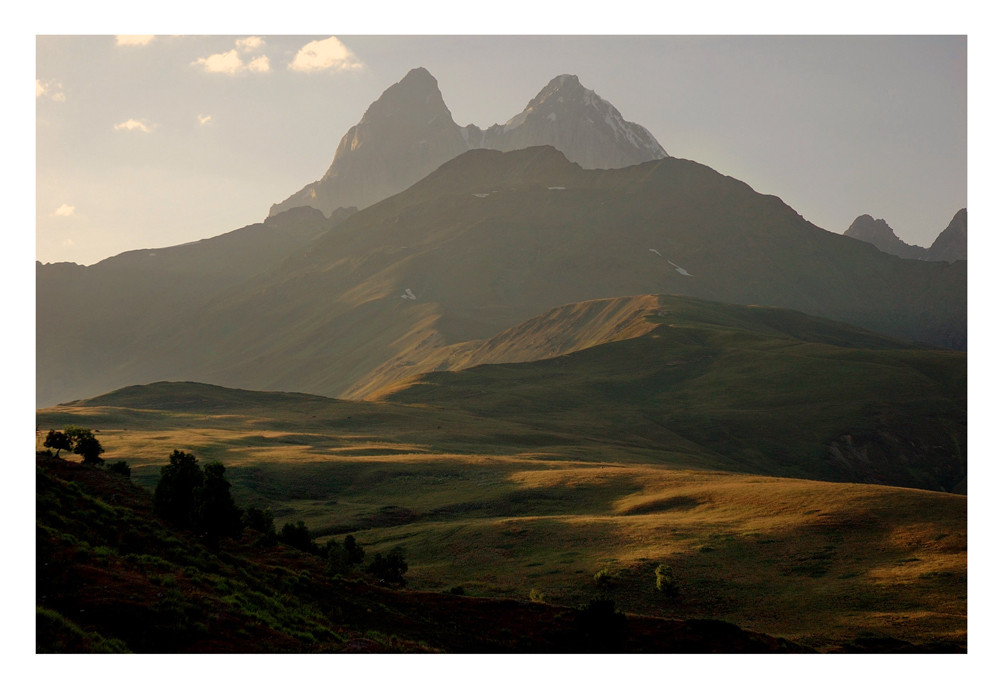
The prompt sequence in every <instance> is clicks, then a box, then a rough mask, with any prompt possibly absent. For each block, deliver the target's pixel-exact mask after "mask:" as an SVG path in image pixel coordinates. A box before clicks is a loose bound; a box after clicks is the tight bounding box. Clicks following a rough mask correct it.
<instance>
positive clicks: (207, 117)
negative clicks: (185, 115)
mask: <svg viewBox="0 0 1000 700" xmlns="http://www.w3.org/2000/svg"><path fill="white" fill-rule="evenodd" d="M210 121H212V115H211V114H199V115H198V123H199V124H201V125H202V126H204V125H205V124H208V123H209V122H210Z"/></svg>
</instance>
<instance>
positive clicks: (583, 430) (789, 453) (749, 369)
mask: <svg viewBox="0 0 1000 700" xmlns="http://www.w3.org/2000/svg"><path fill="white" fill-rule="evenodd" d="M629 301H630V300H613V302H611V301H607V302H594V303H593V304H592V306H593V307H595V309H594V312H595V313H599V312H601V311H606V309H607V307H608V306H609V305H613V303H615V302H616V303H617V304H618V305H624V306H627V305H628V302H629ZM631 301H632V303H633V305H634V306H635V307H636V308H640V309H643V310H644V311H643V315H642V318H641V321H640V319H639V318H638V317H636V318H634V319H633V324H632V325H631V326H629V325H627V324H625V325H623V324H622V323H621V322H618V323H615V319H614V318H613V317H612V318H611V319H610V321H611V323H612V325H611V326H610V327H611V328H615V329H620V332H621V333H622V336H621V339H620V340H616V341H615V342H604V343H599V344H595V345H594V346H592V347H589V348H585V349H581V350H579V351H578V352H573V353H570V354H567V355H563V356H559V357H554V358H552V359H547V360H541V361H536V362H523V363H516V364H485V365H481V366H477V367H472V368H470V369H466V370H463V371H459V372H435V373H431V374H426V375H421V376H419V377H416V378H413V379H410V380H407V381H406V382H404V383H403V384H402V385H400V386H397V387H390V388H388V389H386V390H385V391H384V392H383V393H382V394H381V395H380V396H379V397H378V398H380V399H381V400H384V401H389V402H392V403H403V404H411V405H426V406H430V407H445V408H448V409H453V410H454V409H458V410H462V411H466V412H468V413H470V414H472V415H475V416H479V417H488V418H504V419H506V420H508V421H512V422H516V423H520V424H522V425H525V426H531V427H532V428H534V429H536V430H539V431H541V432H543V433H544V432H549V433H560V434H575V435H578V436H580V442H581V444H587V443H589V442H600V443H603V444H614V445H628V446H631V447H633V448H645V449H646V450H648V451H649V452H648V454H650V455H653V454H655V453H656V452H657V451H658V452H660V453H661V454H669V455H671V457H672V458H675V459H676V458H681V457H682V456H683V458H685V459H687V460H689V461H691V462H692V463H697V464H704V465H708V466H712V467H714V468H722V469H729V470H734V471H750V472H754V473H761V474H771V475H776V476H795V477H804V478H814V479H824V480H829V481H855V482H867V483H885V484H894V485H898V486H911V487H918V488H928V489H934V490H946V491H949V490H953V489H955V488H956V487H961V486H962V485H964V480H965V473H966V464H965V444H966V408H965V400H966V362H965V354H964V353H959V352H955V351H946V350H935V349H928V348H923V347H917V346H914V345H909V344H905V343H901V342H898V341H894V340H891V339H888V338H885V337H882V336H877V335H874V334H871V333H867V332H865V331H860V330H858V329H854V328H851V327H849V326H844V325H842V324H837V323H835V322H830V321H826V320H823V319H818V318H815V317H809V316H806V315H805V314H801V313H798V312H793V311H788V310H784V309H774V308H761V307H738V306H732V305H724V304H718V303H713V302H705V301H700V300H694V299H688V298H683V297H659V298H646V299H643V300H631ZM580 306H586V305H576V306H574V307H571V308H569V309H560V310H557V311H555V312H553V313H551V314H547V315H544V316H542V317H541V318H540V319H537V320H535V321H533V322H531V323H529V324H526V327H525V329H524V330H523V331H522V334H521V335H522V337H521V338H520V343H519V344H520V345H522V346H524V345H528V346H532V347H537V346H538V345H539V344H540V343H541V340H544V339H545V338H546V337H547V336H548V337H552V326H553V325H555V326H558V321H559V319H560V318H562V317H563V316H564V315H566V314H567V313H573V312H575V315H579V314H580V313H581V309H580ZM570 327H580V324H579V323H577V322H571V323H570ZM529 329H539V330H537V331H536V332H535V333H531V332H530V331H529ZM515 335H516V334H515ZM599 335H600V334H599ZM603 335H604V337H609V335H610V334H608V333H607V332H605V333H604V334H603ZM524 336H527V337H524ZM532 338H534V339H541V340H539V342H533V341H532V340H530V339H532ZM517 344H518V343H517V342H515V345H517Z"/></svg>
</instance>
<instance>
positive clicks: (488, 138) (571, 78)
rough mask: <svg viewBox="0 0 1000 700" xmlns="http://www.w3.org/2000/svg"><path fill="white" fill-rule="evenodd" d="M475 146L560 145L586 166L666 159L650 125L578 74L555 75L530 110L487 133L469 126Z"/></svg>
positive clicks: (467, 132) (505, 148)
mask: <svg viewBox="0 0 1000 700" xmlns="http://www.w3.org/2000/svg"><path fill="white" fill-rule="evenodd" d="M464 133H465V135H466V139H467V141H468V142H469V145H470V146H471V147H472V148H490V149H495V150H499V151H513V150H517V149H521V148H527V147H529V146H546V145H547V146H554V147H555V148H556V149H557V150H559V151H561V152H562V153H563V155H565V156H566V157H567V158H568V159H569V160H570V161H572V162H574V163H577V164H579V165H581V166H583V167H584V168H623V167H625V166H628V165H635V164H637V163H643V162H645V161H647V160H656V159H658V158H664V157H666V155H667V153H666V151H664V150H663V147H662V146H660V144H659V143H658V142H657V141H656V139H655V138H654V137H653V135H652V134H650V133H649V131H647V130H646V129H645V128H643V127H642V126H640V125H638V124H633V123H632V122H627V121H625V120H624V119H623V118H622V115H621V113H619V111H618V110H617V109H615V107H614V105H612V104H611V103H610V102H608V101H606V100H604V99H602V98H601V97H600V96H599V95H597V93H595V92H594V91H593V90H588V89H587V88H585V87H583V86H582V85H581V84H580V79H579V78H577V77H576V76H575V75H560V76H557V77H555V78H553V79H552V80H551V81H550V82H549V84H548V85H546V86H545V87H544V88H543V89H542V91H541V92H539V93H538V95H536V96H535V98H534V99H533V100H531V101H530V102H529V103H528V105H527V106H526V107H525V108H524V110H523V111H522V112H520V113H518V114H516V115H514V116H513V117H511V118H510V119H508V120H507V121H506V122H505V123H504V124H494V125H493V126H491V127H490V128H489V129H487V130H486V131H482V130H480V129H479V128H478V127H476V126H475V125H473V124H470V125H468V126H467V127H465V129H464Z"/></svg>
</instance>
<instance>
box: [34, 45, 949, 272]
mask: <svg viewBox="0 0 1000 700" xmlns="http://www.w3.org/2000/svg"><path fill="white" fill-rule="evenodd" d="M36 49H37V51H36V68H35V73H36V91H35V92H36V98H35V102H36V141H37V151H36V154H37V161H36V167H37V172H36V183H37V192H36V222H37V256H38V259H40V260H42V261H43V262H53V261H62V260H69V261H74V262H80V263H85V264H90V263H94V262H96V261H98V260H100V259H103V258H105V257H108V256H110V255H113V254H116V253H118V252H121V251H124V250H131V249H135V248H145V247H160V246H165V245H172V244H176V243H182V242H187V241H191V240H197V239H200V238H205V237H209V236H213V235H217V234H221V233H224V232H226V231H229V230H232V229H235V228H238V227H240V226H243V225H246V224H249V223H253V222H257V221H262V220H263V219H264V217H265V216H266V214H267V210H268V207H269V206H270V205H271V204H272V203H274V202H277V201H281V200H282V199H284V198H285V197H287V196H288V195H290V194H292V193H293V192H295V191H296V190H298V189H300V188H301V187H302V186H303V185H305V184H307V183H309V182H312V181H313V180H316V179H318V178H319V177H320V176H322V174H323V173H324V171H325V170H326V168H327V167H328V166H329V164H330V162H331V160H332V159H333V154H334V151H335V150H336V147H337V143H338V141H339V140H340V138H341V136H342V135H343V134H344V132H345V131H347V129H348V128H350V127H351V126H352V125H353V124H355V123H356V122H357V121H358V120H359V119H360V118H361V115H362V114H363V113H364V110H365V108H366V107H367V106H368V105H369V104H370V103H371V102H372V101H374V100H375V99H377V98H378V96H379V95H380V94H381V93H382V92H383V91H384V90H385V89H386V88H387V87H388V86H389V85H391V84H392V83H394V82H396V81H398V80H399V79H400V78H401V77H402V76H403V75H404V74H405V73H406V72H407V71H408V70H409V69H411V68H413V67H415V66H424V67H426V68H427V69H428V70H429V71H430V72H431V73H432V74H433V75H434V76H435V77H436V78H437V80H438V84H439V86H440V88H441V92H442V94H443V96H444V100H445V103H446V104H447V105H448V106H449V108H450V109H451V111H452V115H453V116H454V118H455V120H456V122H458V123H459V124H460V125H465V124H468V123H470V122H471V123H475V124H477V125H479V126H481V127H484V128H485V127H487V126H489V125H491V124H493V123H496V122H501V123H502V122H504V121H506V120H507V119H508V118H510V117H511V116H513V115H514V114H516V113H517V112H519V111H521V110H522V109H523V108H524V106H525V104H526V103H527V102H528V101H529V100H530V99H531V98H532V97H534V95H535V94H536V93H537V92H538V91H539V90H540V89H541V88H542V87H543V86H544V85H545V84H546V83H547V82H548V81H549V80H550V79H551V78H552V77H554V76H556V75H558V74H561V73H574V74H576V75H578V76H579V78H580V81H581V82H582V83H583V84H584V85H585V86H586V87H589V88H591V89H593V90H595V91H596V92H597V93H598V94H599V95H601V96H602V97H604V98H605V99H607V100H609V101H610V102H611V103H613V104H614V105H615V106H616V107H618V109H619V111H621V113H622V115H623V116H624V117H625V118H626V119H628V120H630V121H634V122H638V123H639V124H642V125H643V126H645V127H646V128H648V129H649V130H650V131H651V132H652V133H653V134H654V136H656V138H657V139H658V140H659V142H660V143H661V144H662V145H663V147H664V148H665V149H666V150H667V152H668V153H669V154H670V155H672V156H676V157H681V158H689V159H692V160H695V161H698V162H700V163H704V164H706V165H708V166H710V167H712V168H714V169H716V170H718V171H720V172H722V173H724V174H726V175H732V176H733V177H736V178H738V179H740V180H743V181H745V182H747V183H748V184H749V185H750V186H751V187H753V188H754V189H756V190H757V191H759V192H764V193H768V194H775V195H778V196H779V197H781V198H782V199H783V200H784V201H785V202H786V203H788V204H789V205H790V206H791V207H793V208H794V209H796V210H797V211H798V212H799V213H801V214H802V215H803V216H805V217H806V218H807V219H809V220H810V221H812V222H814V223H816V224H817V225H819V226H822V227H824V228H826V229H829V230H832V231H836V232H842V231H843V230H844V229H846V228H847V226H849V225H850V223H851V222H852V221H853V220H854V218H855V217H856V216H858V215H859V214H863V213H867V214H871V215H872V216H874V217H875V218H884V219H885V220H886V221H887V222H888V224H889V225H890V226H891V227H893V229H894V230H895V231H896V233H897V235H899V236H900V237H901V238H903V239H904V240H906V241H907V242H910V243H916V244H920V245H929V244H930V243H931V242H932V241H933V239H934V237H935V236H936V235H937V234H938V233H939V232H940V231H941V230H942V229H944V227H945V226H946V225H947V224H948V222H949V221H950V219H951V217H952V216H953V215H954V214H955V212H956V211H957V210H958V209H960V208H961V207H964V206H966V204H967V202H966V151H967V145H966V140H967V138H966V115H967V107H966V102H967V99H966V40H965V38H964V37H961V36H951V37H930V36H920V37H902V36H896V37H875V36H841V37H820V36H809V37H774V36H736V37H733V36H730V37H716V36H704V37H702V36H653V37H639V36H627V37H622V36H613V37H601V36H562V37H559V36H555V37H553V36H490V37H486V36H433V37H428V36H391V37H385V36H382V37H379V36H357V35H341V36H339V37H335V38H331V37H330V35H328V34H324V35H314V36H270V35H267V34H253V35H247V34H243V35H232V36H214V37H200V36H199V37H188V36H182V37H177V36H155V37H131V38H125V37H115V36H110V35H109V36H39V37H38V38H37V41H36Z"/></svg>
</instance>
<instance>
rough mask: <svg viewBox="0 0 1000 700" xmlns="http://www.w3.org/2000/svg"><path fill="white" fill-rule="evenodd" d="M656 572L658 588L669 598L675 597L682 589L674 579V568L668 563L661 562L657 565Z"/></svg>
mask: <svg viewBox="0 0 1000 700" xmlns="http://www.w3.org/2000/svg"><path fill="white" fill-rule="evenodd" d="M655 573H656V590H658V591H659V592H660V593H662V594H663V595H664V596H666V597H667V598H673V597H675V596H676V595H677V594H678V593H680V589H679V588H678V587H677V581H676V580H675V579H674V571H673V569H671V568H670V567H669V566H668V565H666V564H660V565H659V566H657V567H656V571H655Z"/></svg>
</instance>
